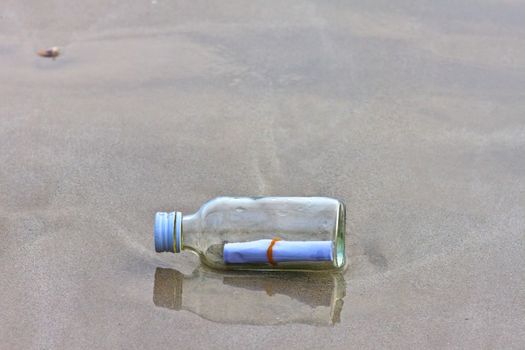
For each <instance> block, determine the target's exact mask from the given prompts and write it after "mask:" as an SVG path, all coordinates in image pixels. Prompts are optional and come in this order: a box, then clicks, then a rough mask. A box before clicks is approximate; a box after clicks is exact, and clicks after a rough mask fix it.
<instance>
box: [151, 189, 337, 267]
mask: <svg viewBox="0 0 525 350" xmlns="http://www.w3.org/2000/svg"><path fill="white" fill-rule="evenodd" d="M183 249H184V250H186V249H187V250H191V251H193V252H195V253H197V254H198V255H199V256H200V258H201V261H202V262H203V263H205V264H206V265H208V266H211V267H213V268H217V269H233V270H341V269H343V268H344V266H345V263H346V257H345V206H344V204H343V203H342V202H340V201H338V200H336V199H333V198H326V197H255V198H252V197H219V198H216V199H214V200H211V201H209V202H207V203H206V204H204V205H203V206H202V207H201V208H200V209H199V211H198V212H197V213H195V214H192V215H184V216H183V215H182V213H180V212H171V213H157V214H156V217H155V250H156V251H157V252H174V253H179V252H180V251H181V250H183Z"/></svg>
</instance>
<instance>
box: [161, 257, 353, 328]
mask: <svg viewBox="0 0 525 350" xmlns="http://www.w3.org/2000/svg"><path fill="white" fill-rule="evenodd" d="M345 294H346V283H345V280H344V278H343V276H342V274H341V273H340V272H331V273H319V272H317V273H312V272H290V273H264V272H263V273H260V272H258V273H256V272H251V271H245V272H239V271H226V272H224V271H222V272H214V271H213V270H211V269H209V268H206V267H205V266H204V265H201V266H200V267H198V268H197V269H196V270H195V271H193V273H192V274H190V275H184V274H182V273H181V272H179V271H177V270H174V269H166V268H160V267H159V268H157V269H156V271H155V282H154V287H153V303H154V304H155V305H156V306H158V307H163V308H167V309H171V310H176V311H181V310H185V311H189V312H191V313H194V314H196V315H198V316H200V317H202V318H204V319H206V320H209V321H213V322H219V323H227V324H252V325H278V324H288V323H302V324H310V325H316V326H331V325H334V324H335V323H338V322H340V314H341V311H342V309H343V298H344V296H345ZM217 300H220V302H217Z"/></svg>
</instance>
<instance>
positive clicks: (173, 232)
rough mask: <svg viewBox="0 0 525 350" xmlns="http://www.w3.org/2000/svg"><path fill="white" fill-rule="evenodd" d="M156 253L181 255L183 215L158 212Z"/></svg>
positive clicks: (155, 234)
mask: <svg viewBox="0 0 525 350" xmlns="http://www.w3.org/2000/svg"><path fill="white" fill-rule="evenodd" d="M153 232H154V237H155V251H156V252H157V253H162V252H172V253H180V251H181V249H182V244H181V242H182V241H181V235H182V213H181V212H178V211H176V212H175V211H173V212H169V213H168V212H158V213H157V214H155V227H154V230H153Z"/></svg>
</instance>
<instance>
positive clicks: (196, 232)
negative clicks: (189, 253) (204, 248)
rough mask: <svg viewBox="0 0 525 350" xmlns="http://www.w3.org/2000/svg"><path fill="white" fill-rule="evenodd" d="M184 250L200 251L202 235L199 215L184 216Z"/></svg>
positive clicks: (182, 237)
mask: <svg viewBox="0 0 525 350" xmlns="http://www.w3.org/2000/svg"><path fill="white" fill-rule="evenodd" d="M181 231H182V232H181V240H182V249H189V250H198V248H199V244H198V241H199V237H200V233H201V227H200V220H199V216H198V214H191V215H182V230H181Z"/></svg>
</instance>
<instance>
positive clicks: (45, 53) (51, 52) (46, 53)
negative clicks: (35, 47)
mask: <svg viewBox="0 0 525 350" xmlns="http://www.w3.org/2000/svg"><path fill="white" fill-rule="evenodd" d="M37 54H38V55H39V56H42V57H51V58H52V59H55V58H56V57H58V55H60V50H59V49H58V47H56V46H54V47H52V48H49V49H46V50H39V51H38V52H37Z"/></svg>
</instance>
